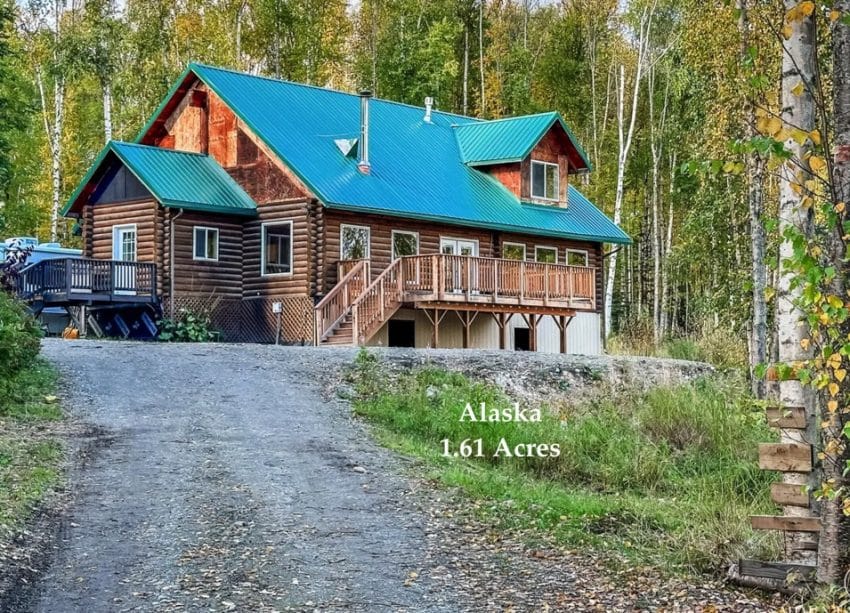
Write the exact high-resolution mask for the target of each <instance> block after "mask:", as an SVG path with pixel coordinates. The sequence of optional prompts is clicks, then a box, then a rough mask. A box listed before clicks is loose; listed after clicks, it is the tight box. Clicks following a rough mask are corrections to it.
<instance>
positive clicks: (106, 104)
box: [103, 78, 112, 143]
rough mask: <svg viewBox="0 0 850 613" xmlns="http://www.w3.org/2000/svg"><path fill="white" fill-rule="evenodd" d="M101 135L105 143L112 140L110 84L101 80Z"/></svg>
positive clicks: (106, 80) (107, 80) (105, 80)
mask: <svg viewBox="0 0 850 613" xmlns="http://www.w3.org/2000/svg"><path fill="white" fill-rule="evenodd" d="M103 135H104V138H105V139H106V142H107V143H108V142H109V141H111V140H112V84H111V83H110V82H109V79H108V78H106V79H104V80H103Z"/></svg>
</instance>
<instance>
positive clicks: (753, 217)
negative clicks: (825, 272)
mask: <svg viewBox="0 0 850 613" xmlns="http://www.w3.org/2000/svg"><path fill="white" fill-rule="evenodd" d="M738 11H739V16H738V30H739V32H740V35H741V60H742V63H743V61H744V60H745V59H746V57H747V53H748V49H749V45H750V36H749V29H750V25H749V14H748V12H747V11H748V6H747V0H738ZM745 104H746V112H745V113H744V135H745V138H746V139H747V140H749V139H752V138H753V137H754V136H755V135H756V131H755V123H756V117H755V107H754V105H753V103H752V101H751V100H749V99H747V100H746V102H745ZM746 167H747V207H748V209H749V215H750V241H751V243H752V250H751V260H750V272H751V276H752V283H753V314H752V321H751V323H750V326H749V327H750V330H751V332H750V343H749V347H750V352H749V353H750V382H751V386H752V392H753V395H754V396H755V397H756V398H764V397H765V384H764V381H763V380H762V379H761V378H760V377H757V376H755V367H756V366H758V365H759V364H764V363H765V362H767V300H766V298H765V290H766V289H767V269H766V268H765V263H764V253H765V230H764V221H763V219H762V218H763V214H764V188H763V186H764V171H765V163H764V159H763V158H762V156H760V155H759V154H757V153H750V154H748V155H747V158H746Z"/></svg>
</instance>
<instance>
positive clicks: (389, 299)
mask: <svg viewBox="0 0 850 613" xmlns="http://www.w3.org/2000/svg"><path fill="white" fill-rule="evenodd" d="M402 259H403V258H396V259H395V260H393V262H392V264H390V265H389V266H387V268H385V269H384V270H383V271H382V272H381V274H380V275H378V276H377V277H375V280H374V281H372V283H371V284H370V285H369V286H368V287H367V288H366V289H364V290H363V291H362V292H361V293H360V295H359V296H358V297H357V299H356V300H354V302H352V303H351V307H350V309H351V316H352V328H351V340H352V341H353V342H354V344H355V345H359V344H360V337H361V331H362V332H363V334H362V336H363V338H364V340H368V337H369V336H370V335H371V334H372V333H374V332H375V331H376V330H377V329H379V328H380V326H381V325H383V324H384V322H385V321H387V320H388V319H389V318H390V317H392V316H393V315H394V314H395V312H396V311H397V310H398V307H399V305H401V293H402V289H401V288H402V287H404V280H403V279H402V274H401V273H402V271H403V269H402V267H401V261H402ZM395 273H399V274H398V275H397V276H396V278H395V279H392V278H391V277H392V275H393V274H395ZM375 297H377V300H378V304H372V303H374V302H375V301H374V300H373V299H374V298H375ZM370 308H371V309H372V312H371V313H370V312H369V309H370ZM375 323H377V324H378V326H377V327H376V326H375Z"/></svg>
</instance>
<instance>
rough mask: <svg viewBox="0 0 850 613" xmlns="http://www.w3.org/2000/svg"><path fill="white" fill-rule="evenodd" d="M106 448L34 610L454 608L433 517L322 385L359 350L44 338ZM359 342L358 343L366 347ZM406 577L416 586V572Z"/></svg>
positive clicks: (79, 486)
mask: <svg viewBox="0 0 850 613" xmlns="http://www.w3.org/2000/svg"><path fill="white" fill-rule="evenodd" d="M44 353H45V355H46V356H47V357H48V359H50V360H51V361H52V362H54V363H55V364H57V365H58V366H59V368H60V370H61V371H62V373H63V375H64V376H65V378H66V381H67V382H68V384H69V385H68V386H67V398H66V402H67V405H68V406H69V407H70V409H71V410H72V412H73V413H74V415H75V416H76V417H79V418H81V419H83V420H84V421H86V422H88V423H90V424H94V425H96V426H97V427H100V428H103V429H104V430H105V433H106V436H104V437H103V442H104V443H105V444H104V447H103V449H102V450H101V451H100V452H99V453H97V454H95V456H94V458H93V459H92V461H91V462H90V463H89V465H88V466H85V467H82V468H81V469H78V470H77V471H76V474H72V476H71V479H72V482H73V485H74V488H75V495H74V498H75V503H74V505H73V507H72V509H71V511H70V514H69V516H68V518H67V520H66V521H65V522H64V527H63V531H62V540H63V543H62V548H61V550H60V552H59V554H58V556H57V558H56V560H55V562H54V563H53V565H52V567H51V569H50V570H49V571H48V573H47V575H46V576H45V577H44V578H43V580H42V581H41V586H39V589H38V590H37V597H36V600H35V602H34V605H33V609H34V610H36V611H49V612H56V611H72V610H79V611H116V610H138V609H154V610H170V609H172V608H173V609H174V610H185V609H190V610H191V609H197V608H200V607H203V608H204V609H206V610H209V609H214V610H227V609H233V610H240V611H253V610H271V609H284V610H285V609H287V608H293V609H296V610H302V609H312V608H314V607H315V608H319V609H322V610H334V609H339V610H346V611H348V610H357V609H362V610H369V611H377V610H397V609H399V608H414V609H416V610H434V611H438V610H450V609H452V608H453V607H451V606H448V605H446V602H453V601H454V597H453V594H451V592H446V591H445V590H441V593H440V595H439V596H440V597H439V598H436V595H435V594H434V593H431V592H432V590H430V589H429V587H430V586H429V584H428V582H427V581H426V580H424V579H423V580H419V579H418V577H417V580H415V581H411V580H410V573H411V572H414V573H415V572H416V570H417V569H421V568H422V566H423V564H424V560H423V556H424V555H425V552H426V549H427V547H426V542H425V533H424V530H423V525H422V522H421V521H420V518H419V516H418V513H417V509H416V508H415V504H414V501H413V499H414V498H415V497H411V496H410V495H409V494H410V493H411V492H410V487H411V485H410V484H409V483H408V482H407V481H406V480H405V479H403V478H402V477H400V476H398V475H399V473H400V471H399V470H398V468H399V466H398V464H399V460H396V459H394V458H393V457H392V456H391V455H390V454H389V453H388V452H386V451H384V450H382V449H380V448H378V447H376V446H375V445H374V444H372V443H371V442H370V440H369V437H368V436H366V435H365V434H364V433H363V432H362V431H361V428H360V426H358V424H357V423H355V422H352V420H351V419H350V418H349V411H348V409H347V408H346V407H345V406H343V405H342V404H341V403H339V402H337V401H335V400H333V399H332V397H331V395H329V394H327V393H325V392H326V391H327V390H326V389H325V388H326V387H327V386H329V385H331V378H330V375H329V374H328V373H329V372H332V371H335V369H332V368H329V364H328V363H327V360H329V359H334V360H343V359H350V355H349V353H347V352H344V351H343V352H339V351H316V350H311V349H306V350H305V349H302V348H283V347H281V348H275V347H264V346H257V345H253V346H235V345H194V346H187V345H165V344H161V345H152V344H132V343H113V342H101V343H98V342H85V341H79V342H71V343H69V342H62V341H46V342H45V343H44ZM352 355H353V354H352ZM405 583H407V585H405Z"/></svg>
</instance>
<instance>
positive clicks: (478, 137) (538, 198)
mask: <svg viewBox="0 0 850 613" xmlns="http://www.w3.org/2000/svg"><path fill="white" fill-rule="evenodd" d="M455 135H456V137H457V141H458V147H459V149H460V152H461V158H462V159H463V161H464V163H465V164H467V165H468V166H471V167H473V168H476V169H477V170H480V171H482V172H486V173H488V174H489V175H491V176H493V177H494V178H496V179H497V180H498V181H499V182H500V183H502V184H503V185H504V186H505V187H507V188H508V189H509V190H510V191H511V192H513V193H514V194H515V195H516V196H517V198H519V199H520V200H521V201H523V202H532V203H536V204H545V205H553V206H561V207H566V206H567V204H568V203H567V193H568V185H569V176H570V175H571V174H578V173H582V172H587V171H589V170H590V162H589V161H588V159H587V156H586V154H585V153H584V151H583V150H582V148H581V146H580V145H579V144H578V142H577V141H576V139H575V137H574V136H573V134H572V132H570V129H569V128H568V127H567V125H566V124H565V123H564V121H563V120H562V119H561V117H560V115H559V114H558V113H542V114H539V115H527V116H523V117H512V118H508V119H497V120H494V121H487V122H480V123H470V124H464V125H461V126H456V128H455Z"/></svg>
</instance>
